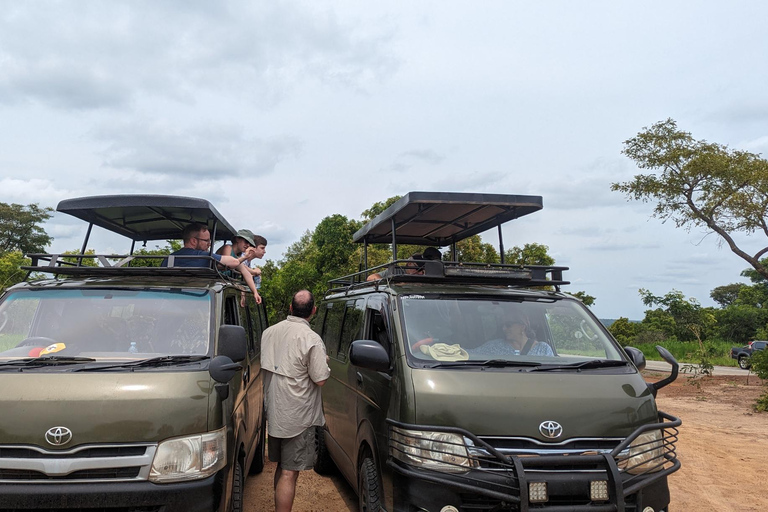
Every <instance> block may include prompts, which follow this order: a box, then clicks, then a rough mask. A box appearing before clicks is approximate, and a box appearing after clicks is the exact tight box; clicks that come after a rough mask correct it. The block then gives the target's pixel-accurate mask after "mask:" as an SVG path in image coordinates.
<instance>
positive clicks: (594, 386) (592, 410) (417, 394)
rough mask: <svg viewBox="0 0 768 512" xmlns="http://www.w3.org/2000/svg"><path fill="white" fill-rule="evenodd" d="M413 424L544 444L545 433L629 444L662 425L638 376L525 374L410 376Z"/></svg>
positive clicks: (432, 373)
mask: <svg viewBox="0 0 768 512" xmlns="http://www.w3.org/2000/svg"><path fill="white" fill-rule="evenodd" d="M412 380H413V388H414V402H415V423H417V424H419V425H438V426H455V427H460V428H463V429H466V430H468V431H470V432H472V433H474V434H475V435H479V436H521V437H528V438H534V439H538V440H541V441H550V442H551V441H552V440H550V439H546V438H545V437H544V436H543V435H542V434H541V432H539V426H540V425H541V424H542V422H545V421H555V422H557V423H559V424H560V425H561V426H562V428H563V433H562V435H561V436H560V437H559V438H558V439H557V440H556V442H562V441H563V440H565V439H570V438H574V437H625V436H627V435H628V434H630V433H631V432H632V431H633V430H635V428H637V427H638V426H639V425H643V424H647V423H653V422H656V421H657V420H658V414H657V411H656V405H655V402H654V399H653V397H652V395H651V393H650V391H649V390H648V387H647V385H646V384H645V382H644V381H643V379H642V377H641V376H640V375H639V374H637V373H624V374H619V375H616V374H610V373H605V372H602V371H595V372H571V373H554V372H539V373H537V372H527V371H522V372H520V371H517V369H509V368H505V369H487V370H485V371H479V370H468V369H462V370H449V369H442V370H440V369H430V370H413V372H412Z"/></svg>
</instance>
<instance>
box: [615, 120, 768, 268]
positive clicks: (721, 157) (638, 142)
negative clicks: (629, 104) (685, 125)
mask: <svg viewBox="0 0 768 512" xmlns="http://www.w3.org/2000/svg"><path fill="white" fill-rule="evenodd" d="M623 153H624V154H625V155H626V156H627V157H629V158H630V159H632V160H633V161H634V162H635V163H636V164H637V166H638V167H640V168H641V169H649V170H651V171H653V172H652V173H650V174H638V175H636V176H635V177H634V179H633V180H632V181H628V182H625V183H613V184H612V185H611V189H612V190H614V191H619V192H623V193H624V194H625V195H626V196H627V197H628V198H629V199H634V200H639V201H643V202H649V201H651V202H655V203H656V206H655V208H654V213H653V215H654V216H655V217H658V218H661V219H663V220H665V221H666V220H672V221H673V222H674V223H675V225H676V226H677V227H684V228H686V229H689V230H690V229H691V228H694V227H696V228H703V229H706V230H708V231H711V232H715V233H717V234H718V235H719V236H720V237H721V238H722V239H723V241H724V242H725V243H726V244H727V245H728V247H729V248H730V249H731V251H733V252H734V254H736V255H737V256H739V257H740V258H742V259H743V260H744V261H746V262H747V263H749V265H750V266H751V267H752V268H753V269H754V270H755V271H756V272H757V273H758V274H759V275H761V276H762V277H764V278H768V267H767V266H766V265H765V264H764V263H762V262H761V261H760V260H759V257H760V256H762V255H763V254H765V252H766V251H767V250H768V247H766V248H762V249H759V250H758V251H757V252H756V253H755V254H754V255H750V254H748V253H747V252H745V251H744V250H743V249H741V248H740V247H739V245H738V243H737V241H736V240H735V238H734V236H735V235H741V234H753V233H762V234H764V235H768V229H766V220H765V219H766V217H768V160H765V159H763V158H761V157H760V155H757V154H754V153H749V152H746V151H737V150H731V149H729V148H728V147H727V146H723V145H721V144H716V143H710V142H707V141H704V140H695V139H694V138H693V137H691V134H690V133H688V132H684V131H682V130H679V129H678V128H677V124H676V123H675V121H674V120H672V119H667V120H666V121H661V122H659V123H656V124H654V125H653V126H651V127H650V128H644V129H643V131H641V132H639V133H638V134H637V136H635V137H633V138H631V139H629V140H626V141H625V142H624V150H623Z"/></svg>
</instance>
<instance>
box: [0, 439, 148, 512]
mask: <svg viewBox="0 0 768 512" xmlns="http://www.w3.org/2000/svg"><path fill="white" fill-rule="evenodd" d="M156 450H157V445H154V444H131V445H88V446H80V447H75V448H72V449H70V450H61V451H50V450H45V449H43V448H40V447H38V446H8V445H6V446H0V482H3V483H10V482H13V483H23V482H35V483H54V482H81V483H83V482H128V481H145V480H147V479H148V477H149V471H150V468H151V465H152V460H153V459H154V456H155V451H156ZM0 512H2V509H0Z"/></svg>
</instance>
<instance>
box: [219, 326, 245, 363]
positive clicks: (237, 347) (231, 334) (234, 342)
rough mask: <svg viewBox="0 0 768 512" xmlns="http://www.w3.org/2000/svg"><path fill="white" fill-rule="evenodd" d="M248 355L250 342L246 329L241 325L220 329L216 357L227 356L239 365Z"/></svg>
mask: <svg viewBox="0 0 768 512" xmlns="http://www.w3.org/2000/svg"><path fill="white" fill-rule="evenodd" d="M247 353H248V341H247V339H246V336H245V329H243V328H242V327H241V326H239V325H222V326H221V327H219V348H218V350H217V351H216V355H219V356H227V357H228V358H230V359H231V360H232V361H234V362H236V363H239V362H240V361H242V360H244V359H245V356H246V355H247Z"/></svg>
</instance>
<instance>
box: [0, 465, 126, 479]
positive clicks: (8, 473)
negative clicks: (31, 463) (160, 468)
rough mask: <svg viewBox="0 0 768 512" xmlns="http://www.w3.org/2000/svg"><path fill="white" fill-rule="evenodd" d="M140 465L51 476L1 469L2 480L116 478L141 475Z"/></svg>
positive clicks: (37, 472) (34, 472)
mask: <svg viewBox="0 0 768 512" xmlns="http://www.w3.org/2000/svg"><path fill="white" fill-rule="evenodd" d="M140 471H141V468H140V467H128V468H107V469H86V470H81V471H75V472H74V473H69V474H68V475H61V476H49V475H46V474H45V473H41V472H39V471H29V470H18V469H0V480H114V479H126V478H129V479H133V478H136V477H137V476H139V472H140Z"/></svg>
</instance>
